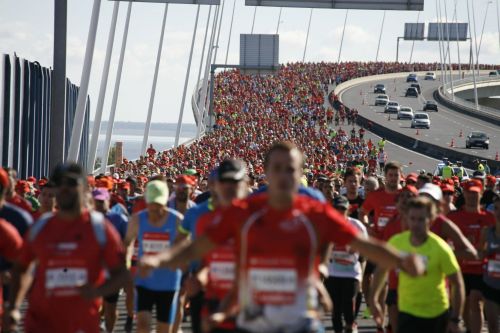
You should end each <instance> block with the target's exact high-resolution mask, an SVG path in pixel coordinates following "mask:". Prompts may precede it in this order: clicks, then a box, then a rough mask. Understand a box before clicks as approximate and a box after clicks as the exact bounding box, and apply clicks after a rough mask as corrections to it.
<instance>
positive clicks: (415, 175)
mask: <svg viewBox="0 0 500 333" xmlns="http://www.w3.org/2000/svg"><path fill="white" fill-rule="evenodd" d="M417 178H418V176H417V174H416V173H414V172H412V173H410V174H408V176H406V181H408V180H411V181H414V182H415V183H416V182H417Z"/></svg>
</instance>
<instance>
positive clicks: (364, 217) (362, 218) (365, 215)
mask: <svg viewBox="0 0 500 333" xmlns="http://www.w3.org/2000/svg"><path fill="white" fill-rule="evenodd" d="M368 214H370V212H365V210H364V209H362V208H361V209H360V210H359V216H358V217H359V220H360V221H361V222H363V224H364V225H365V226H366V227H368V225H369V224H370V223H369V222H370V221H368Z"/></svg>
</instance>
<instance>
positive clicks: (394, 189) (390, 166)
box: [359, 162, 401, 331]
mask: <svg viewBox="0 0 500 333" xmlns="http://www.w3.org/2000/svg"><path fill="white" fill-rule="evenodd" d="M384 176H385V187H384V188H383V189H379V190H377V191H374V192H371V193H369V194H368V195H367V196H366V199H365V201H364V202H363V205H362V206H361V210H360V214H359V219H360V221H361V222H363V223H364V224H365V226H368V233H369V234H370V235H372V236H373V237H375V238H377V239H382V236H383V232H384V228H385V227H386V225H387V223H388V222H389V221H390V220H391V219H392V218H393V217H394V216H395V215H396V214H397V209H396V198H397V195H398V193H399V191H400V189H401V185H400V182H399V181H400V179H401V164H399V163H398V162H389V163H387V164H386V166H385V168H384ZM371 212H373V219H372V223H370V221H369V219H368V215H369V214H370V213H371ZM374 271H375V265H374V264H373V263H371V262H370V261H368V263H367V264H366V269H365V273H364V276H363V282H362V290H363V293H364V295H365V299H368V296H369V295H370V284H371V279H372V276H373V272H374ZM380 297H381V298H380V300H379V303H380V304H382V310H383V311H384V313H385V306H384V304H385V298H386V290H384V292H383V293H381V294H380ZM368 308H370V304H368ZM377 330H378V331H383V328H382V327H378V328H377Z"/></svg>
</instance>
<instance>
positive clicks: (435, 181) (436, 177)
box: [432, 176, 441, 185]
mask: <svg viewBox="0 0 500 333" xmlns="http://www.w3.org/2000/svg"><path fill="white" fill-rule="evenodd" d="M432 183H433V184H435V185H441V178H439V176H434V177H432Z"/></svg>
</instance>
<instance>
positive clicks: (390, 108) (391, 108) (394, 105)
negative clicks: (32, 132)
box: [384, 101, 401, 113]
mask: <svg viewBox="0 0 500 333" xmlns="http://www.w3.org/2000/svg"><path fill="white" fill-rule="evenodd" d="M400 109H401V108H400V106H399V103H398V102H395V101H389V102H387V105H386V106H385V109H384V113H389V112H394V113H398V112H399V110H400Z"/></svg>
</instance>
